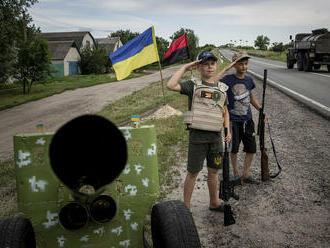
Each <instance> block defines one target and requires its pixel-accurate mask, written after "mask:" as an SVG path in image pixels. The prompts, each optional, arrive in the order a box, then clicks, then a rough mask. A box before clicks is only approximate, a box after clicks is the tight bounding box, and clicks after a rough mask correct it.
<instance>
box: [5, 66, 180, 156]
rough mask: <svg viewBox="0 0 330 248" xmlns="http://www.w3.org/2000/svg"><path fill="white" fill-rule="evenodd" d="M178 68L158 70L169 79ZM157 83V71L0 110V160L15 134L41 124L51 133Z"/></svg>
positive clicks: (9, 149)
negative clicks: (72, 120) (78, 117)
mask: <svg viewBox="0 0 330 248" xmlns="http://www.w3.org/2000/svg"><path fill="white" fill-rule="evenodd" d="M178 67H180V66H176V67H170V68H167V69H164V70H162V74H163V78H168V77H170V76H171V75H172V74H173V73H174V72H175V71H176V70H177V69H178ZM157 81H160V73H159V72H155V73H153V74H150V75H147V76H143V77H139V78H133V79H129V80H123V81H119V82H112V83H108V84H100V85H96V86H92V87H88V88H80V89H76V90H69V91H65V92H63V93H61V94H56V95H53V96H50V97H47V98H44V99H41V100H38V101H33V102H29V103H25V104H22V105H19V106H16V107H13V108H10V109H6V110H3V111H0V120H1V121H0V160H5V159H7V158H9V157H11V156H12V155H13V136H14V135H15V134H17V133H28V132H35V130H36V129H35V125H36V124H39V123H42V124H44V126H45V131H54V130H56V129H57V128H58V127H60V126H61V125H62V124H64V123H65V122H67V121H68V120H70V119H72V118H74V117H76V116H79V115H82V114H88V113H94V112H97V111H100V110H101V109H102V108H103V107H105V106H106V105H108V104H110V103H112V102H114V101H116V100H118V99H120V98H122V97H124V96H127V95H129V94H132V93H133V92H135V91H138V90H140V89H142V88H144V87H146V86H148V85H149V84H151V83H152V82H157ZM164 87H165V86H164Z"/></svg>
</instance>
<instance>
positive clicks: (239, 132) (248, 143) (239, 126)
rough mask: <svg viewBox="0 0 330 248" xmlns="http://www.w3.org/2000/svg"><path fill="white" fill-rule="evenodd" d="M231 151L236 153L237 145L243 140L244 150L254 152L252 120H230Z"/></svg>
mask: <svg viewBox="0 0 330 248" xmlns="http://www.w3.org/2000/svg"><path fill="white" fill-rule="evenodd" d="M231 135H232V139H231V152H232V153H238V150H239V145H240V143H241V141H243V145H244V149H243V151H244V152H247V153H256V139H255V131H254V122H253V120H252V119H251V120H248V121H246V122H235V121H232V122H231Z"/></svg>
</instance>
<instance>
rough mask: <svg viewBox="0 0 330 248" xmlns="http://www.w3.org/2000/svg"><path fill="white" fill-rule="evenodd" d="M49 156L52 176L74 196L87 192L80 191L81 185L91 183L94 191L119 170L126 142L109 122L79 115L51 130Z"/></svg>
mask: <svg viewBox="0 0 330 248" xmlns="http://www.w3.org/2000/svg"><path fill="white" fill-rule="evenodd" d="M49 158H50V164H51V167H52V169H53V171H54V173H55V174H56V176H57V177H58V178H59V179H60V181H62V183H63V184H64V185H66V186H67V187H68V188H70V189H71V190H72V191H73V192H74V195H75V196H79V195H88V192H87V193H86V192H82V190H81V189H82V188H83V187H85V186H91V187H92V188H93V189H92V190H94V191H95V192H96V193H97V192H98V190H100V189H102V187H104V186H106V185H107V184H109V183H111V182H112V181H113V180H114V179H115V178H116V177H117V176H118V175H119V174H120V173H121V171H122V170H123V169H124V167H125V164H126V160H127V145H126V140H125V138H124V136H123V134H122V133H121V131H120V130H119V129H118V128H117V127H116V126H115V125H114V124H113V123H112V122H110V121H109V120H107V119H105V118H103V117H101V116H97V115H83V116H79V117H77V118H75V119H73V120H71V121H69V122H68V123H66V124H65V125H63V126H62V127H61V128H60V129H59V130H58V131H57V132H56V133H55V135H54V137H53V139H52V141H51V144H50V147H49ZM92 193H93V192H92Z"/></svg>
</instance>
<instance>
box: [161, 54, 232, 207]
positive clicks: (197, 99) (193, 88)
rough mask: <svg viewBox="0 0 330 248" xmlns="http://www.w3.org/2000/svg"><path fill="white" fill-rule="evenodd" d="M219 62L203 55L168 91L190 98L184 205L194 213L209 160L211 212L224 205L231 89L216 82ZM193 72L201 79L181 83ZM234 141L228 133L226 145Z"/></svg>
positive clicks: (172, 81) (178, 74) (185, 67)
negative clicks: (221, 193)
mask: <svg viewBox="0 0 330 248" xmlns="http://www.w3.org/2000/svg"><path fill="white" fill-rule="evenodd" d="M217 60H218V59H217V57H216V56H215V55H214V54H213V53H212V52H210V51H203V52H201V53H200V54H199V55H198V57H197V60H196V61H194V62H191V63H188V64H185V65H183V66H182V67H181V68H180V69H179V70H178V71H177V72H176V73H175V74H174V75H173V76H172V77H171V79H170V80H169V81H168V83H167V88H168V89H170V90H173V91H177V92H180V93H181V94H184V95H187V96H188V109H189V111H188V112H186V113H185V123H186V124H187V127H188V129H189V147H188V164H187V170H188V172H187V176H186V179H185V183H184V192H183V199H184V203H185V205H186V206H187V208H188V209H190V199H191V196H192V192H193V189H194V186H195V181H196V178H197V175H198V173H199V172H200V171H201V170H202V168H203V163H204V160H205V158H206V160H207V170H208V178H207V185H208V188H209V196H210V203H209V209H210V210H214V211H220V212H222V211H223V209H224V204H223V203H221V202H220V200H219V198H218V171H219V169H220V168H221V166H222V130H223V127H227V128H228V127H229V113H228V110H227V106H226V105H227V102H228V100H227V95H226V91H227V89H228V87H227V86H226V85H225V84H223V83H220V82H219V83H218V82H215V81H214V76H215V73H216V63H217ZM189 70H198V71H199V72H200V76H201V78H200V79H199V78H194V79H191V80H188V81H185V82H179V80H180V79H181V77H182V75H183V74H184V73H185V72H186V71H189ZM228 130H229V128H228ZM230 139H231V135H230V132H228V134H227V137H225V142H229V141H230Z"/></svg>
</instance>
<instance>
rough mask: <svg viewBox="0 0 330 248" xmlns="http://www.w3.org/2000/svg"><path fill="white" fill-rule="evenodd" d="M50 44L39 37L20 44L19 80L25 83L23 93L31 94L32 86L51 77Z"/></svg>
mask: <svg viewBox="0 0 330 248" xmlns="http://www.w3.org/2000/svg"><path fill="white" fill-rule="evenodd" d="M49 64H50V56H49V54H48V43H47V41H45V40H44V39H41V38H40V37H38V36H34V37H32V39H28V40H26V41H24V42H22V43H21V44H20V48H19V50H18V54H17V62H16V68H17V69H18V70H17V72H18V73H17V74H16V75H17V78H18V79H19V80H21V81H22V82H23V86H24V87H23V93H24V94H25V93H26V90H25V89H26V88H27V93H30V91H31V87H32V84H33V83H34V82H36V81H41V80H44V79H46V78H47V77H48V76H50V75H51V69H50V66H49Z"/></svg>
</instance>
